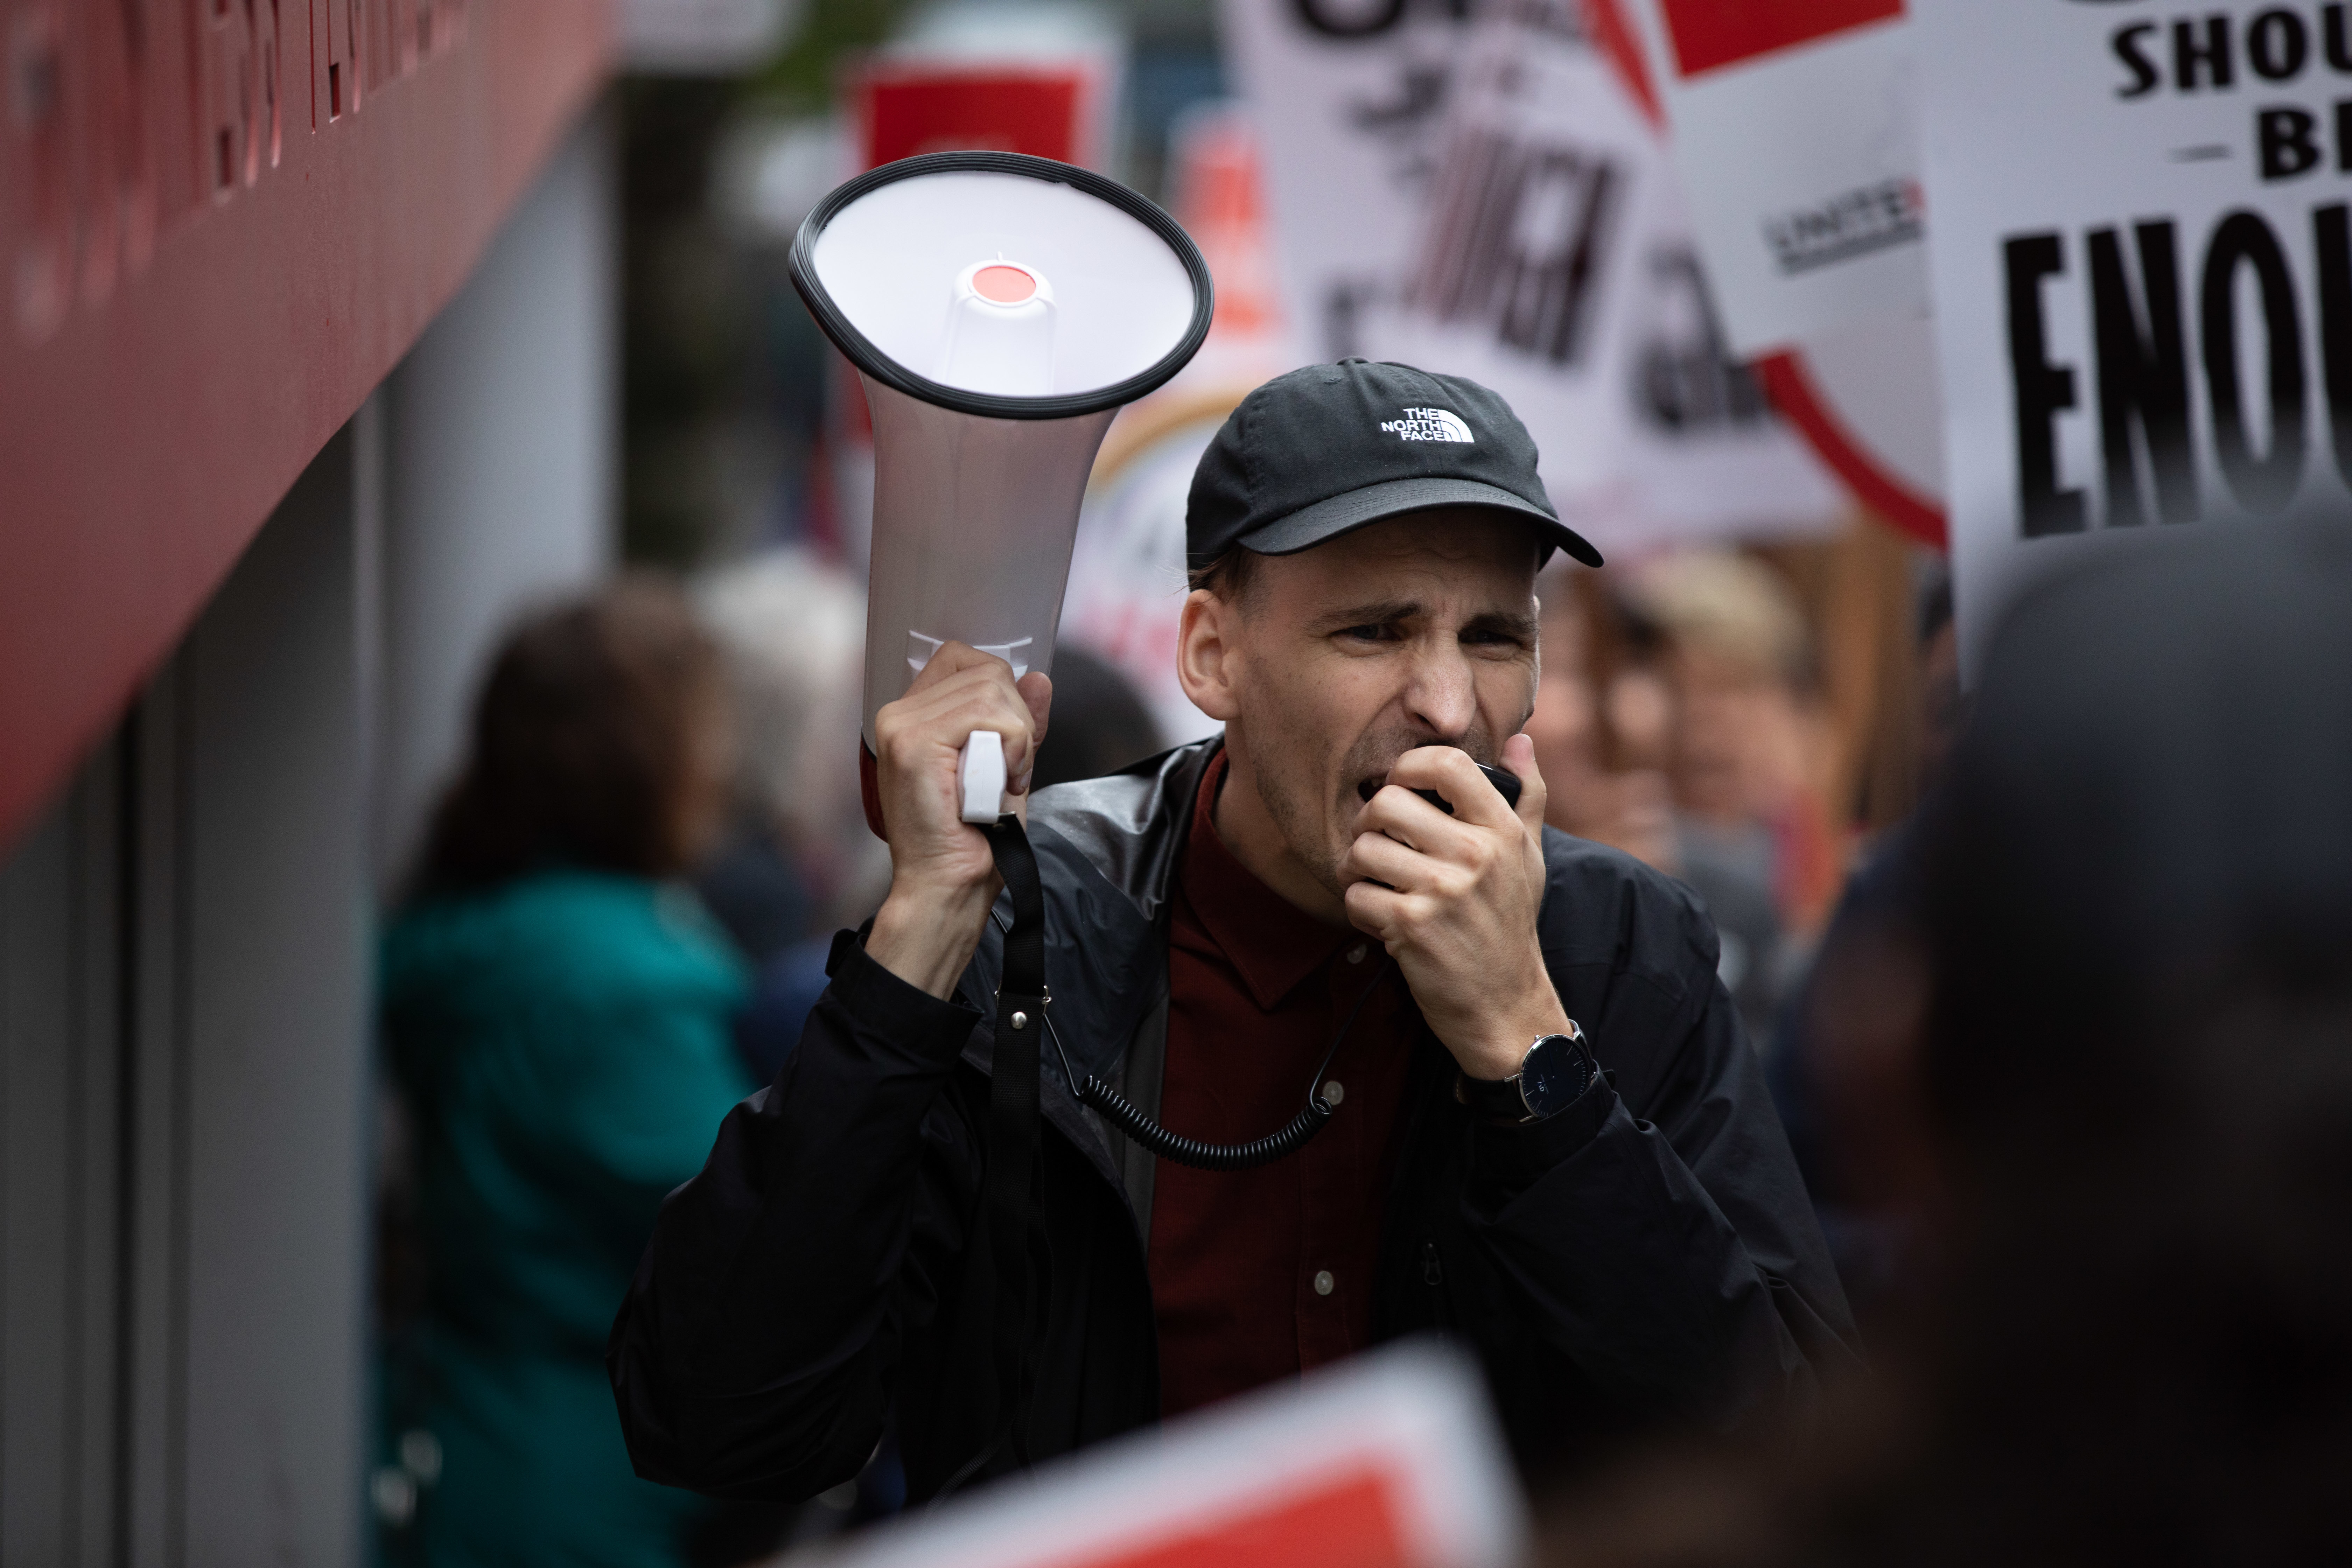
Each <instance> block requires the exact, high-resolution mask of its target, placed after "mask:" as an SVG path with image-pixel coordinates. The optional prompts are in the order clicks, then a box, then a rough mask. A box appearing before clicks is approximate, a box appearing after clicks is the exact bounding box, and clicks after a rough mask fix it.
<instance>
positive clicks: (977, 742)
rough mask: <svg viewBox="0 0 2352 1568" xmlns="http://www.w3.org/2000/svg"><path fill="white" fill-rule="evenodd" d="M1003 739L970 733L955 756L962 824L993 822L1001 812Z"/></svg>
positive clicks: (987, 732) (991, 733)
mask: <svg viewBox="0 0 2352 1568" xmlns="http://www.w3.org/2000/svg"><path fill="white" fill-rule="evenodd" d="M1010 782H1011V781H1010V780H1009V779H1007V778H1006V777H1005V776H1004V737H1003V736H1002V735H1000V734H998V733H997V732H996V731H993V730H974V731H972V732H971V739H969V740H967V741H965V742H964V743H963V750H962V751H961V752H959V753H958V754H957V756H956V789H957V794H958V795H959V797H960V798H961V800H962V802H963V819H964V820H965V821H966V822H979V823H990V822H994V821H995V820H996V819H997V817H998V816H1000V815H1001V814H1002V813H1003V809H1004V786H1005V785H1006V784H1009V783H1010Z"/></svg>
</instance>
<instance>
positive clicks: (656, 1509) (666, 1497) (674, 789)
mask: <svg viewBox="0 0 2352 1568" xmlns="http://www.w3.org/2000/svg"><path fill="white" fill-rule="evenodd" d="M727 728H728V727H727V720H726V710H725V699H724V693H723V689H722V685H721V673H720V667H719V659H718V656H717V653H716V651H715V650H714V649H713V647H711V646H710V644H709V642H708V641H707V640H706V639H705V638H704V637H703V636H702V634H701V633H700V632H699V631H698V629H697V628H696V626H695V625H694V623H693V621H692V620H691V618H690V616H689V614H688V610H687V609H686V607H685V605H684V604H683V602H682V601H681V600H680V599H679V598H678V597H677V595H675V594H674V593H672V592H670V591H669V590H667V589H666V588H663V587H660V586H658V585H656V584H651V583H647V582H642V581H632V582H624V583H622V584H618V585H616V586H614V587H611V588H607V589H605V590H604V591H602V592H600V593H598V594H596V595H593V596H591V597H589V598H586V599H583V600H581V601H578V602H575V603H572V604H569V605H562V606H559V607H557V608H555V609H552V610H551V611H548V612H546V613H544V614H541V615H540V616H537V617H535V618H534V619H532V620H530V621H529V622H528V623H526V624H525V625H523V626H520V628H519V629H518V630H517V631H516V632H515V633H514V634H513V635H512V636H511V637H509V639H508V641H507V643H506V644H505V646H504V647H502V648H501V650H500V651H499V656H498V658H497V660H496V662H495V664H494V665H493V667H492V668H491V670H490V674H489V678H488V681H487V682H486V684H485V685H484V687H483V689H482V692H481V695H480V698H479V700H478V704H477V707H476V710H475V713H474V721H473V733H472V741H471V752H470V755H469V757H468V759H467V763H466V767H465V770H464V772H463V773H462V774H461V775H460V777H459V778H458V780H457V783H456V784H454V785H453V786H452V787H451V789H450V790H449V792H448V794H447V795H446V797H445V798H444V800H443V802H442V804H441V805H440V808H439V810H438V812H437V814H436V817H435V820H434V823H433V826H432V829H431V833H430V836H429V838H428V841H427V844H426V847H425V853H424V856H423V858H422V860H421V862H420V864H419V866H418V868H417V871H416V874H415V880H414V886H413V889H412V890H411V892H410V894H409V896H408V898H407V899H406V900H404V908H403V910H402V911H401V913H400V915H399V917H398V919H397V920H396V921H395V922H394V925H393V927H392V929H391V931H389V933H388V934H387V936H386V938H385V940H384V942H383V952H382V971H381V984H382V1005H383V1022H384V1028H385V1036H386V1040H387V1044H388V1046H389V1050H390V1057H391V1063H392V1068H393V1071H394V1075H395V1078H396V1079H397V1083H398V1086H399V1089H400V1090H401V1093H402V1097H403V1099H404V1102H405V1108H406V1110H407V1114H408V1117H409V1120H410V1124H411V1126H410V1131H411V1136H412V1139H413V1151H414V1154H413V1157H414V1182H415V1192H414V1200H413V1201H414V1215H415V1229H416V1233H417V1235H416V1241H417V1250H418V1251H419V1253H420V1254H421V1263H422V1274H423V1294H422V1300H421V1303H420V1310H419V1311H418V1312H417V1313H416V1315H415V1321H414V1322H413V1323H411V1324H410V1325H408V1326H407V1327H406V1328H405V1329H404V1331H399V1332H397V1333H396V1334H395V1335H394V1336H393V1341H394V1342H393V1343H392V1344H391V1345H390V1347H389V1352H390V1353H389V1354H388V1356H387V1363H386V1366H385V1373H384V1376H385V1383H384V1394H383V1398H384V1402H385V1406H386V1408H385V1412H384V1414H385V1415H386V1416H387V1418H388V1420H387V1426H388V1427H389V1430H390V1431H391V1432H394V1433H398V1434H401V1436H400V1438H399V1439H398V1440H397V1441H396V1443H395V1447H396V1449H397V1451H398V1452H399V1453H400V1454H401V1455H402V1457H403V1458H404V1461H405V1462H406V1465H407V1469H408V1473H410V1474H412V1475H416V1472H417V1471H418V1470H419V1469H420V1468H421V1469H422V1470H423V1471H424V1472H425V1473H424V1474H422V1475H417V1477H416V1479H418V1480H420V1481H425V1482H429V1484H428V1485H423V1486H419V1487H417V1488H416V1489H415V1492H414V1496H413V1507H412V1508H409V1509H405V1510H403V1509H399V1508H394V1509H392V1510H385V1509H384V1508H383V1503H384V1499H383V1497H382V1496H381V1495H379V1497H378V1504H379V1511H380V1512H389V1513H390V1514H391V1515H392V1516H393V1517H392V1522H393V1523H394V1524H395V1525H396V1526H397V1528H395V1529H394V1530H393V1531H390V1532H389V1533H388V1534H387V1536H386V1539H385V1545H386V1555H387V1557H388V1558H389V1559H390V1560H392V1561H395V1562H410V1561H414V1562H420V1563H430V1564H433V1565H435V1568H492V1565H505V1564H531V1565H538V1564H564V1565H571V1564H581V1565H590V1564H599V1565H601V1564H613V1565H615V1568H619V1565H624V1564H625V1565H629V1568H658V1565H665V1564H673V1563H691V1562H695V1561H697V1560H701V1561H723V1560H725V1558H726V1556H727V1553H726V1552H724V1551H723V1550H721V1551H713V1550H711V1542H710V1536H711V1533H712V1528H713V1526H714V1524H715V1523H716V1522H717V1521H715V1519H714V1516H713V1508H712V1505H711V1504H709V1503H708V1502H706V1501H704V1500H700V1499H697V1498H695V1497H692V1496H690V1495H689V1494H688V1493H685V1492H682V1491H675V1490H671V1489H667V1488H664V1487H659V1486H656V1485H653V1484H651V1483H649V1482H646V1481H641V1480H639V1479H636V1477H635V1474H634V1473H633V1472H632V1470H631V1468H630V1465H629V1458H628V1454H627V1452H626V1450H625V1448H624V1447H623V1446H622V1440H621V1428H620V1423H619V1420H618V1418H617V1416H616V1415H615V1413H614V1405H613V1395H612V1391H611V1388H610V1386H609V1385H608V1384H607V1382H606V1379H605V1374H604V1337H605V1333H606V1331H607V1330H608V1329H609V1328H610V1327H611V1324H612V1321H613V1314H614V1310H616V1309H617V1308H618V1306H619V1305H620V1302H621V1299H622V1297H623V1296H624V1295H625V1293H626V1291H627V1288H628V1282H629V1277H630V1274H631V1272H632V1270H633V1269H634V1268H635V1266H636V1261H637V1256H638V1254H639V1253H640V1252H641V1251H642V1250H643V1249H644V1247H645V1243H646V1237H647V1236H648V1235H650V1234H651V1232H652V1229H653V1225H654V1218H655V1215H656V1211H657V1210H658V1208H659V1207H660V1205H661V1200H662V1197H663V1194H666V1193H667V1192H668V1191H669V1190H670V1189H671V1188H672V1187H675V1186H677V1184H680V1183H681V1182H684V1181H685V1180H687V1179H688V1177H690V1176H692V1175H693V1174H694V1173H696V1172H697V1171H698V1170H699V1169H700V1168H701V1166H702V1163H703V1159H704V1157H705V1156H706V1155H707V1154H708V1153H709V1150H710V1145H711V1141H712V1138H713V1136H714V1135H715V1133H716V1132H717V1131H718V1127H719V1121H721V1119H722V1118H724V1117H725V1115H726V1113H727V1111H728V1110H729V1109H730V1107H732V1106H733V1105H734V1104H735V1102H736V1101H737V1100H740V1099H741V1098H742V1097H743V1096H745V1095H747V1094H749V1093H750V1092H751V1089H753V1088H754V1087H755V1086H754V1085H753V1084H752V1083H751V1079H750V1078H749V1075H748V1074H747V1072H746V1070H745V1068H743V1067H742V1066H741V1065H740V1058H738V1057H737V1055H736V1053H735V1051H734V1048H733V1047H732V1044H731V1039H730V1020H731V1016H732V1015H733V1013H734V1012H735V1010H736V1009H737V1007H738V1006H739V1005H740V1003H741V1001H742V999H743V996H744V994H745V989H746V978H745V975H744V973H743V971H742V965H741V962H740V960H739V959H738V958H737V956H736V955H735V953H734V952H733V951H732V950H731V949H730V947H729V946H728V944H727V942H726V939H725V937H724V936H723V935H722V934H720V932H719V930H718V928H717V927H716V925H715V924H714V923H713V922H712V921H710V919H709V916H708V915H707V914H706V913H705V912H704V911H703V910H702V908H701V906H700V905H699V904H698V902H697V901H696V900H695V898H694V896H693V894H692V893H691V892H689V891H688V889H687V888H686V887H685V885H684V884H683V883H682V882H681V881H679V880H677V878H678V876H679V874H680V873H681V872H683V871H684V870H685V869H686V868H687V867H688V866H689V865H690V864H692V863H693V861H694V860H695V859H696V858H697V857H698V855H699V854H700V853H701V852H702V851H703V850H704V849H705V848H707V847H708V846H709V842H710V840H711V838H712V836H713V834H714V832H715V830H716V829H717V827H718V826H719V823H720V821H721V819H722V817H723V815H724V810H725V806H726V801H727V789H728V781H729V772H730V760H731V758H730V752H731V747H730V742H729V738H728V734H727ZM419 1433H422V1434H426V1435H428V1436H423V1437H420V1436H416V1434H419ZM420 1457H422V1458H424V1459H425V1464H424V1465H423V1466H421V1467H420V1466H419V1465H418V1464H417V1463H416V1461H417V1459H418V1458H420ZM403 1516H404V1517H403ZM697 1543H698V1544H697ZM743 1554H745V1555H748V1554H750V1553H749V1552H744V1553H743Z"/></svg>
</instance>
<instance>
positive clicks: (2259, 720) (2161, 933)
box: [1553, 521, 2352, 1568]
mask: <svg viewBox="0 0 2352 1568" xmlns="http://www.w3.org/2000/svg"><path fill="white" fill-rule="evenodd" d="M2144 544H2145V545H2146V546H2147V548H2146V549H2145V550H2144V552H2143V553H2141V554H2140V555H2138V556H2137V557H2136V558H2134V559H2131V560H2127V561H2121V562H2110V563H2107V564H2105V565H2104V566H2103V567H2102V568H2101V569H2100V570H2099V571H2098V573H2097V574H2094V575H2086V576H2080V577H2075V578H2072V579H2070V580H2067V581H2065V582H2063V583H2060V584H2054V585H2052V586H2050V587H2047V588H2045V589H2043V590H2042V591H2041V592H2038V593H2036V594H2034V595H2031V596H2030V597H2029V598H2027V599H2026V600H2025V602H2024V603H2023V604H2022V605H2021V607H2020V608H2019V609H2018V611H2017V612H2016V613H2015V615H2014V616H2012V617H2011V620H2010V621H2009V623H2008V624H2007V626H2006V627H2005V628H2004V630H2003V632H2002V634H2001V635H2000V638H1999V639H1998V641H1997V643H1996V645H1995V647H1994V648H1993V650H1992V654H1991V657H1990V661H1989V663H1988V665H1987V668H1986V670H1985V674H1984V679H1983V680H1982V682H1981V685H1980V687H1979V690H1978V692H1977V695H1976V706H1975V710H1974V711H1973V713H1972V715H1971V716H1970V720H1969V731H1968V733H1967V734H1966V735H1965V736H1964V737H1963V739H1962V740H1961V742H1959V744H1958V747H1957V749H1956V750H1955V752H1953V754H1952V757H1951V759H1950V761H1949V763H1948V769H1947V776H1946V778H1945V779H1944V781H1943V783H1942V785H1941V786H1940V788H1939V790H1938V792H1937V795H1936V796H1935V797H1934V798H1932V799H1931V801H1930V803H1929V805H1928V806H1927V809H1926V812H1925V814H1924V816H1923V817H1922V820H1921V822H1920V824H1919V829H1918V831H1919V835H1920V840H1919V851H1920V858H1919V860H1918V873H1919V875H1918V883H1917V891H1916V905H1915V908H1916V917H1917V918H1916V926H1915V927H1914V930H1915V931H1916V933H1917V936H1916V941H1905V940H1902V939H1900V938H1899V937H1898V938H1895V939H1891V940H1889V941H1888V942H1885V944H1884V947H1883V949H1882V952H1881V953H1880V959H1879V964H1878V969H1877V975H1876V980H1875V983H1874V985H1873V986H1872V987H1871V988H1869V990H1868V992H1867V993H1866V994H1865V993H1864V992H1861V991H1857V992H1856V993H1855V999H1854V1004H1853V1005H1872V1006H1875V1007H1877V1008H1878V1009H1880V1010H1881V1012H1880V1016H1879V1017H1878V1018H1877V1019H1876V1020H1875V1021H1874V1025H1873V1026H1872V1027H1870V1028H1868V1029H1865V1030H1862V1031H1858V1032H1857V1034H1856V1038H1858V1039H1862V1040H1865V1041H1869V1042H1872V1043H1873V1044H1872V1046H1871V1048H1869V1049H1867V1050H1862V1051H1857V1052H1856V1053H1853V1054H1852V1055H1849V1056H1847V1057H1845V1058H1843V1059H1838V1060H1835V1061H1833V1062H1832V1063H1830V1064H1827V1069H1828V1070H1827V1081H1826V1085H1825V1087H1826V1088H1827V1089H1828V1091H1829V1097H1828V1104H1829V1114H1830V1116H1831V1117H1832V1121H1837V1122H1839V1123H1842V1124H1843V1126H1844V1127H1845V1128H1846V1129H1847V1130H1848V1131H1849V1132H1851V1133H1853V1134H1854V1136H1853V1141H1852V1146H1853V1148H1855V1149H1856V1150H1858V1151H1860V1152H1862V1154H1863V1155H1864V1157H1865V1158H1869V1159H1874V1160H1875V1161H1877V1162H1878V1163H1879V1169H1878V1170H1877V1171H1876V1172H1875V1173H1874V1175H1875V1177H1876V1179H1877V1180H1878V1181H1880V1182H1881V1183H1882V1184H1885V1186H1887V1187H1888V1188H1890V1189H1906V1190H1907V1191H1908V1192H1909V1193H1910V1194H1913V1197H1914V1200H1915V1206H1916V1209H1917V1211H1918V1212H1919V1213H1920V1215H1922V1216H1923V1226H1924V1228H1925V1230H1926V1232H1927V1236H1928V1238H1929V1241H1930V1246H1929V1247H1928V1249H1927V1258H1928V1266H1927V1267H1928V1276H1927V1284H1926V1286H1925V1288H1924V1289H1920V1290H1918V1291H1917V1292H1916V1294H1914V1295H1913V1296H1912V1297H1911V1298H1910V1299H1908V1300H1906V1303H1905V1307H1904V1311H1903V1313H1902V1314H1901V1316H1900V1318H1899V1319H1898V1320H1895V1321H1894V1322H1893V1323H1892V1324H1891V1326H1882V1328H1881V1331H1880V1332H1879V1333H1878V1335H1877V1338H1876V1344H1877V1348H1878V1350H1879V1352H1880V1358H1881V1367H1882V1375H1881V1377H1880V1380H1879V1383H1878V1386H1877V1388H1876V1389H1875V1391H1874V1392H1872V1393H1869V1394H1862V1395H1860V1396H1859V1397H1850V1398H1849V1400H1848V1402H1847V1405H1846V1407H1845V1408H1844V1410H1843V1415H1842V1417H1841V1418H1839V1420H1837V1421H1836V1422H1833V1424H1832V1427H1831V1433H1830V1437H1829V1440H1828V1441H1827V1442H1826V1444H1825V1445H1823V1447H1822V1451H1821V1452H1820V1453H1819V1454H1818V1455H1817V1456H1816V1459H1815V1460H1814V1461H1808V1463H1809V1465H1810V1468H1808V1469H1807V1470H1806V1472H1805V1473H1803V1474H1800V1475H1791V1474H1790V1473H1789V1471H1788V1470H1787V1469H1786V1468H1779V1469H1775V1468H1772V1467H1770V1466H1769V1465H1768V1464H1763V1463H1759V1462H1755V1461H1754V1458H1753V1457H1752V1456H1750V1457H1745V1458H1743V1457H1739V1456H1732V1457H1728V1458H1726V1457H1722V1456H1717V1458H1715V1459H1714V1460H1713V1461H1707V1462H1701V1463H1699V1464H1696V1465H1690V1464H1682V1465H1675V1466H1661V1467H1659V1468H1654V1469H1652V1470H1650V1471H1648V1472H1646V1473H1644V1474H1642V1475H1639V1476H1633V1477H1627V1478H1623V1479H1622V1484H1621V1485H1620V1486H1619V1487H1618V1488H1617V1489H1615V1490H1613V1491H1607V1492H1603V1493H1601V1494H1597V1495H1592V1496H1588V1497H1586V1498H1584V1499H1582V1500H1580V1501H1579V1502H1578V1503H1576V1504H1574V1505H1571V1506H1570V1507H1569V1508H1567V1509H1566V1510H1564V1511H1563V1512H1562V1514H1561V1515H1560V1517H1559V1519H1558V1520H1557V1521H1556V1529H1555V1531H1554V1542H1553V1543H1554V1547H1555V1552H1556V1560H1557V1561H1559V1562H1560V1563H1576V1564H1579V1565H1580V1568H1605V1565H1621V1564H1634V1563H1642V1564H1658V1563H1675V1564H1679V1565H1692V1564H1734V1563H1739V1564H1755V1563H1800V1562H1801V1563H1808V1564H1822V1563H1906V1564H1922V1563H1924V1564H1938V1563H1951V1564H1956V1565H1957V1564H1969V1565H1971V1568H1974V1565H1978V1564H1982V1563H1994V1562H2002V1563H2015V1562H2027V1563H2036V1564H2109V1563H2112V1564H2117V1565H2122V1564H2131V1565H2133V1568H2145V1565H2149V1564H2175V1563H2178V1564H2190V1563H2197V1564H2202V1563H2230V1564H2247V1565H2252V1568H2269V1565H2271V1564H2279V1565H2284V1564H2290V1563H2292V1564H2304V1563H2342V1562H2347V1561H2352V1489H2347V1486H2346V1484H2345V1478H2346V1477H2347V1476H2352V1333H2347V1330H2346V1325H2347V1323H2352V1253H2347V1249H2346V1247H2345V1245H2344V1243H2345V1235H2346V1226H2347V1215H2352V615H2347V613H2346V607H2347V605H2352V528H2347V526H2346V525H2345V524H2344V523H2343V522H2342V521H2330V522H2326V523H2311V524H2305V525H2293V526H2290V525H2287V524H2265V525H2263V526H2261V527H2259V528H2255V527H2233V528H2230V529H2228V530H2226V531H2224V530H2222V529H2221V528H2220V527H2218V526H2217V527H2216V528H2215V529H2214V530H2213V531H2210V533H2204V534H2201V535H2195V536H2182V537H2179V538H2175V539H2168V540H2162V541H2158V540H2150V541H2146V542H2144ZM1854 1392H1855V1391H1849V1393H1850V1394H1853V1393H1854Z"/></svg>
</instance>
